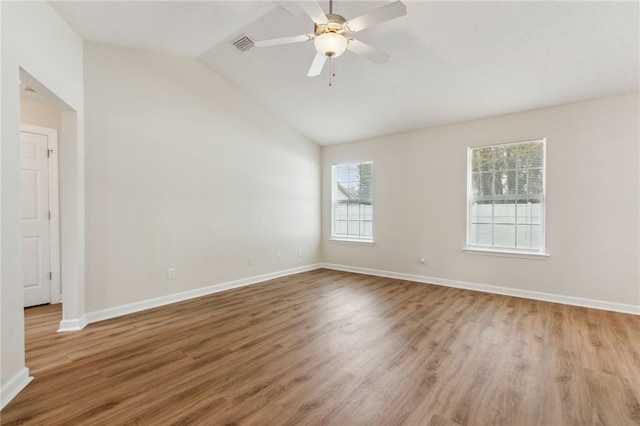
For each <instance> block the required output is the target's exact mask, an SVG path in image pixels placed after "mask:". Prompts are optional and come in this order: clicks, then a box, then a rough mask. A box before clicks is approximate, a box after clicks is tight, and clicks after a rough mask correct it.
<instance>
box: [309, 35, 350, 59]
mask: <svg viewBox="0 0 640 426" xmlns="http://www.w3.org/2000/svg"><path fill="white" fill-rule="evenodd" d="M314 45H315V46H316V50H317V51H318V53H319V54H321V55H324V56H326V57H328V58H337V57H338V56H340V55H342V54H343V53H344V51H345V50H346V49H347V38H346V37H345V36H343V35H342V34H338V33H335V32H326V33H324V34H321V35H319V36H318V37H316V39H315V40H314Z"/></svg>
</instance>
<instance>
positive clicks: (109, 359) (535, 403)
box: [1, 270, 640, 426]
mask: <svg viewBox="0 0 640 426" xmlns="http://www.w3.org/2000/svg"><path fill="white" fill-rule="evenodd" d="M60 316H61V314H60V307H59V306H43V307H37V308H30V309H27V310H26V336H27V348H26V353H27V366H28V367H29V368H30V371H31V374H32V375H33V376H35V380H34V381H33V382H32V383H31V384H30V385H29V386H28V387H27V388H26V389H25V390H24V391H23V392H22V393H20V394H19V395H18V396H17V397H16V398H15V399H14V400H13V401H12V402H11V403H9V405H8V406H7V407H5V409H4V410H3V411H2V413H1V416H2V417H1V422H2V425H7V426H8V425H14V424H43V425H62V424H65V425H83V424H87V425H89V424H90V425H94V424H103V425H120V424H144V425H162V424H207V425H217V424H220V425H222V424H225V425H232V424H264V425H281V424H290V425H293V424H303V425H307V424H308V425H313V424H330V425H360V424H362V425H364V424H368V425H369V424H371V425H396V424H406V425H433V426H435V425H443V426H444V425H449V426H451V425H458V424H460V425H501V424H504V425H590V424H603V425H634V424H640V403H639V400H640V317H637V316H633V315H625V314H618V313H612V312H606V311H598V310H592V309H586V308H578V307H572V306H565V305H558V304H552V303H546V302H538V301H532V300H526V299H519V298H514V297H505V296H497V295H491V294H484V293H478V292H472V291H466V290H458V289H453V288H445V287H438V286H431V285H425V284H418V283H412V282H407V281H400V280H394V279H388V278H380V277H372V276H367V275H358V274H351V273H343V272H336V271H329V270H317V271H312V272H308V273H303V274H299V275H295V276H290V277H287V278H282V279H277V280H272V281H269V282H265V283H261V284H257V285H253V286H250V287H244V288H241V289H236V290H231V291H227V292H224V293H218V294H214V295H211V296H207V297H202V298H199V299H196V300H191V301H187V302H183V303H178V304H174V305H171V306H167V307H162V308H157V309H152V310H149V311H145V312H141V313H137V314H132V315H128V316H125V317H121V318H117V319H113V320H108V321H103V322H100V323H96V324H90V325H89V326H87V327H86V328H85V329H84V330H82V331H80V332H75V333H64V334H60V333H56V327H57V325H58V322H59V320H60Z"/></svg>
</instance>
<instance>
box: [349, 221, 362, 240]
mask: <svg viewBox="0 0 640 426" xmlns="http://www.w3.org/2000/svg"><path fill="white" fill-rule="evenodd" d="M347 233H348V234H349V237H350V238H359V237H360V222H359V221H357V220H350V221H349V222H347Z"/></svg>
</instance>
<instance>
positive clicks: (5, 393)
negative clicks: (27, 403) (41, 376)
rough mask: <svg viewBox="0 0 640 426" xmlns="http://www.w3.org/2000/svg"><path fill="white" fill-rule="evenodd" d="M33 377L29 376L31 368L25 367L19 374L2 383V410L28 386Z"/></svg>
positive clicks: (0, 393)
mask: <svg viewBox="0 0 640 426" xmlns="http://www.w3.org/2000/svg"><path fill="white" fill-rule="evenodd" d="M31 380H33V377H31V376H29V369H28V368H27V367H24V368H23V369H22V370H20V371H19V372H18V373H17V374H15V375H14V376H13V377H12V378H10V379H9V381H7V383H3V384H2V388H1V389H0V410H2V409H3V408H4V407H5V406H6V405H7V404H8V403H9V402H11V400H12V399H13V398H15V397H16V395H17V394H18V393H19V392H20V391H21V390H22V389H24V388H26V387H27V385H28V384H29V382H31Z"/></svg>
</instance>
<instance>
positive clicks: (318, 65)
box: [307, 53, 327, 77]
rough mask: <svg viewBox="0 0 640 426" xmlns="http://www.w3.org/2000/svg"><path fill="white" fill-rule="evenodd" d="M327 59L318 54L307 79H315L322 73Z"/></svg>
mask: <svg viewBox="0 0 640 426" xmlns="http://www.w3.org/2000/svg"><path fill="white" fill-rule="evenodd" d="M326 60H327V57H326V56H324V55H322V54H320V53H316V57H315V58H313V62H312V63H311V68H309V72H308V73H307V77H315V76H317V75H319V74H320V73H321V72H322V68H323V67H324V63H325V62H326Z"/></svg>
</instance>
